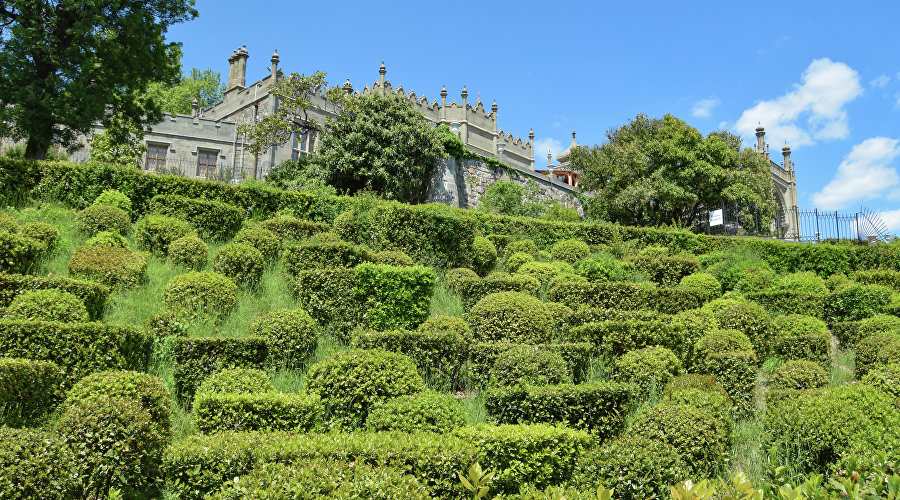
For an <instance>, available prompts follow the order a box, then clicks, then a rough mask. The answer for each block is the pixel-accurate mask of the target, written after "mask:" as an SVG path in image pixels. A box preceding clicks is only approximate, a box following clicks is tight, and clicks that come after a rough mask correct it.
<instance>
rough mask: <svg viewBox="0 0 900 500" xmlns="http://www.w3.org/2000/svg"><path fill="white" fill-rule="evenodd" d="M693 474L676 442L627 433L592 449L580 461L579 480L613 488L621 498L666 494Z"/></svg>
mask: <svg viewBox="0 0 900 500" xmlns="http://www.w3.org/2000/svg"><path fill="white" fill-rule="evenodd" d="M689 476H690V472H689V469H688V467H687V466H686V465H685V463H684V461H682V459H681V454H680V453H679V452H678V450H676V449H675V448H674V447H672V445H670V444H668V443H666V442H663V441H659V440H656V439H647V438H644V437H640V436H623V437H621V438H618V439H615V440H613V441H610V442H608V443H606V444H604V445H603V446H601V447H599V448H597V449H595V450H594V451H593V452H591V453H588V454H587V456H586V457H585V458H584V460H582V461H581V463H579V464H578V474H577V478H578V479H577V480H576V481H577V482H578V483H580V484H582V485H585V486H588V487H589V488H590V489H591V490H592V491H594V490H596V488H597V487H599V486H603V487H604V488H607V489H610V490H613V491H614V493H615V498H617V499H620V500H644V499H647V498H666V497H667V496H669V495H670V494H671V491H670V490H669V488H670V487H671V485H673V484H677V483H679V482H681V481H683V480H684V479H686V478H688V477H689Z"/></svg>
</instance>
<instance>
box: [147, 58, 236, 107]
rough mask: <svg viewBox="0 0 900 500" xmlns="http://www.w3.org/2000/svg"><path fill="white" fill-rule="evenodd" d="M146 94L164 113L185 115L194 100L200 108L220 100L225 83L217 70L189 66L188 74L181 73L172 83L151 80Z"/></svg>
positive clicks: (223, 92)
mask: <svg viewBox="0 0 900 500" xmlns="http://www.w3.org/2000/svg"><path fill="white" fill-rule="evenodd" d="M147 94H148V96H149V97H150V98H151V99H153V100H154V101H155V102H156V103H158V104H159V107H160V109H162V110H163V111H165V112H166V113H179V114H182V115H187V114H190V113H191V103H193V101H194V100H196V101H197V104H198V105H199V106H200V108H201V109H203V108H208V107H210V106H212V105H213V104H215V103H217V102H219V101H221V100H222V96H224V95H225V83H224V82H223V81H222V74H221V73H219V72H218V71H213V70H212V69H210V68H206V69H204V70H200V69H197V68H191V72H190V74H187V75H182V76H181V77H180V78H179V80H178V81H177V82H175V83H174V84H172V83H170V82H152V83H151V84H150V86H149V87H148V88H147Z"/></svg>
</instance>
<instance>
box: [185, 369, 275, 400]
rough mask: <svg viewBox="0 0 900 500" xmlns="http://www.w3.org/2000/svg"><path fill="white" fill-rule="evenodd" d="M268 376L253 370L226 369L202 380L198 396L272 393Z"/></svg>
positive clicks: (273, 388)
mask: <svg viewBox="0 0 900 500" xmlns="http://www.w3.org/2000/svg"><path fill="white" fill-rule="evenodd" d="M274 391H275V386H273V385H272V381H271V379H270V378H269V374H268V373H266V372H264V371H262V370H256V369H253V368H226V369H224V370H220V371H217V372H216V373H213V374H212V375H210V376H208V377H206V378H205V379H203V382H202V383H201V384H200V388H199V389H197V395H200V394H262V393H266V392H274Z"/></svg>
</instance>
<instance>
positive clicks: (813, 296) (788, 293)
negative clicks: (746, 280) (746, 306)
mask: <svg viewBox="0 0 900 500" xmlns="http://www.w3.org/2000/svg"><path fill="white" fill-rule="evenodd" d="M744 296H745V297H746V298H747V299H749V300H752V301H753V302H756V303H757V304H759V305H761V306H762V307H763V308H765V309H766V310H767V311H769V312H770V313H772V314H803V315H805V316H812V317H815V318H822V317H824V315H825V301H826V300H827V297H828V296H827V295H825V294H819V293H809V292H802V291H795V290H775V291H771V290H764V291H762V292H752V293H748V294H745V295H744Z"/></svg>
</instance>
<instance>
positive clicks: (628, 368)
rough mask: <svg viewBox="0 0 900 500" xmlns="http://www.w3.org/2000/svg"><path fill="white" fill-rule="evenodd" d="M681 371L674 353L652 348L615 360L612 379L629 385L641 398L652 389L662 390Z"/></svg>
mask: <svg viewBox="0 0 900 500" xmlns="http://www.w3.org/2000/svg"><path fill="white" fill-rule="evenodd" d="M682 371H683V367H682V365H681V361H679V360H678V357H677V356H675V353H673V352H672V351H670V350H669V349H666V348H665V347H659V346H652V347H645V348H643V349H638V350H635V351H630V352H628V353H626V354H624V355H623V356H621V357H619V358H618V359H616V361H615V363H614V364H613V379H614V380H616V381H618V382H623V383H626V384H631V385H632V386H634V387H635V388H636V392H637V393H638V394H640V395H642V396H643V395H647V394H649V393H650V392H651V391H652V390H653V389H654V388H658V389H662V388H663V387H664V386H665V385H666V384H667V383H668V382H669V381H670V380H672V377H675V376H677V375H681V372H682Z"/></svg>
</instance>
